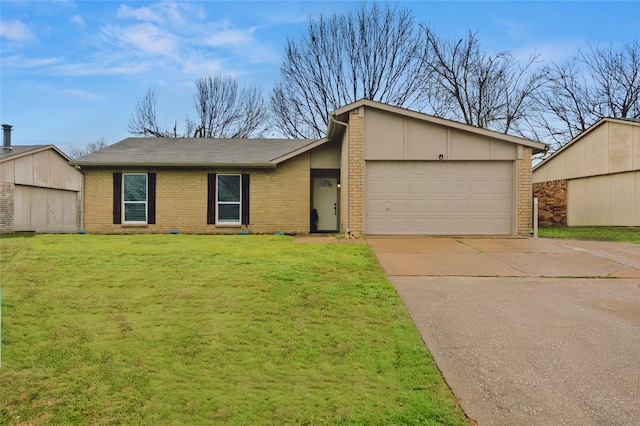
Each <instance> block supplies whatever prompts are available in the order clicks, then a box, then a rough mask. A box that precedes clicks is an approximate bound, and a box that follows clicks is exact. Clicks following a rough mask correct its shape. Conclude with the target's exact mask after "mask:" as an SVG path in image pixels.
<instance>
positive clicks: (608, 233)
mask: <svg viewBox="0 0 640 426" xmlns="http://www.w3.org/2000/svg"><path fill="white" fill-rule="evenodd" d="M538 236H540V237H545V238H570V239H574V240H595V241H616V242H625V243H635V244H640V228H628V227H604V226H571V227H569V226H558V227H549V228H540V229H538Z"/></svg>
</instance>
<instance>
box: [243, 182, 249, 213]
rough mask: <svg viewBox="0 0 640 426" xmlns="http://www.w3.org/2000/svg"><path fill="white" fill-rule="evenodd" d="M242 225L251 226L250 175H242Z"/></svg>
mask: <svg viewBox="0 0 640 426" xmlns="http://www.w3.org/2000/svg"><path fill="white" fill-rule="evenodd" d="M242 224H243V225H249V174H248V173H243V174H242Z"/></svg>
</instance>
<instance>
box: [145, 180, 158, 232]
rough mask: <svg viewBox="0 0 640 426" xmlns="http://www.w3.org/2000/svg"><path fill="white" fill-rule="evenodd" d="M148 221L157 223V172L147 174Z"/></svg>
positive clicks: (151, 223) (152, 223)
mask: <svg viewBox="0 0 640 426" xmlns="http://www.w3.org/2000/svg"><path fill="white" fill-rule="evenodd" d="M147 180H148V181H147V183H148V190H147V223H148V224H150V225H154V224H155V223H156V174H155V173H149V174H147Z"/></svg>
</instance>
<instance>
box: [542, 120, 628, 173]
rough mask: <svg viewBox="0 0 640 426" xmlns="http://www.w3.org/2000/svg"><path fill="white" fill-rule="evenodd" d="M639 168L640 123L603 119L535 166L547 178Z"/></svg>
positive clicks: (626, 170) (617, 171) (618, 171)
mask: <svg viewBox="0 0 640 426" xmlns="http://www.w3.org/2000/svg"><path fill="white" fill-rule="evenodd" d="M636 170H640V125H638V124H637V123H621V122H611V121H604V122H603V123H601V124H600V125H599V126H598V127H596V128H594V129H592V130H590V131H589V132H588V133H586V134H585V135H584V136H582V137H581V138H580V139H578V140H576V141H575V143H572V144H571V145H570V146H568V147H567V148H565V149H564V150H562V151H561V152H558V154H556V155H555V156H554V157H552V158H550V159H549V160H548V161H546V162H545V163H542V165H540V166H539V167H537V168H536V170H535V172H534V174H533V181H534V183H536V182H547V181H553V180H561V179H576V178H583V177H589V176H598V175H605V174H613V173H622V172H628V171H636Z"/></svg>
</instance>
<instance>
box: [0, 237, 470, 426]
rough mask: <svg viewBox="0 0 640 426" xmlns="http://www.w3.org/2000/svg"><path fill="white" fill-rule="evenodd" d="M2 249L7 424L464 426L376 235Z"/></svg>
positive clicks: (2, 392)
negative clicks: (348, 239)
mask: <svg viewBox="0 0 640 426" xmlns="http://www.w3.org/2000/svg"><path fill="white" fill-rule="evenodd" d="M0 245H1V253H2V257H1V258H0V262H1V263H0V267H1V272H2V275H1V277H0V278H1V282H2V297H3V299H2V321H3V324H2V345H3V346H2V367H1V369H0V424H21V425H43V424H97V425H103V424H153V425H157V424H163V425H171V424H176V425H178V424H180V425H184V424H190V425H196V424H202V425H204V424H206V425H210V424H231V425H233V424H241V425H247V424H250V425H272V424H273V425H275V424H361V425H370V424H371V425H375V424H379V425H389V424H399V425H400V424H416V425H418V424H420V425H423V424H447V425H456V424H458V425H460V424H466V420H465V417H464V414H463V413H462V412H461V410H460V409H459V407H458V406H457V405H456V402H455V399H454V397H453V395H452V394H451V392H450V390H449V389H448V387H447V386H446V385H445V384H444V382H443V380H442V377H441V376H440V373H439V371H438V369H437V368H436V366H435V364H434V362H433V360H432V358H431V357H430V355H429V354H428V352H427V350H426V349H425V347H424V344H423V342H422V340H421V338H420V335H419V334H418V332H417V330H416V328H415V326H414V324H413V323H412V322H411V320H410V318H409V316H408V314H407V312H406V310H405V309H404V307H403V305H402V303H401V301H400V300H399V298H398V296H397V294H396V293H395V291H394V289H393V287H392V286H391V285H390V284H389V283H388V281H387V280H386V279H385V277H384V274H383V272H382V271H381V268H380V267H379V265H378V264H377V261H376V259H375V257H374V256H373V254H372V252H371V250H370V249H369V247H368V246H366V245H351V244H344V245H343V244H340V245H317V244H313V245H311V244H309V245H307V244H293V243H292V242H291V239H290V237H283V236H188V235H140V236H98V235H38V236H36V237H31V238H28V237H21V236H14V237H5V236H3V238H2V240H0Z"/></svg>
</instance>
